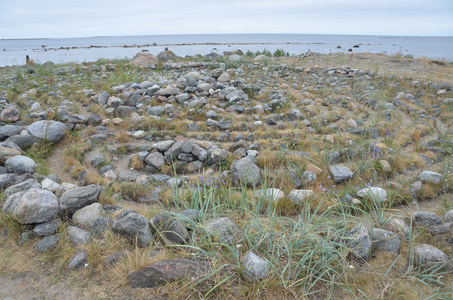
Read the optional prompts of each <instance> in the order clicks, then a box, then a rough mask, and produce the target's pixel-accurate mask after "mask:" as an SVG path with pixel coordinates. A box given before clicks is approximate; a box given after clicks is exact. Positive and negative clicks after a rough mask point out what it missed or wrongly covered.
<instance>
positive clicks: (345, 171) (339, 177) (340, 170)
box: [329, 166, 353, 184]
mask: <svg viewBox="0 0 453 300" xmlns="http://www.w3.org/2000/svg"><path fill="white" fill-rule="evenodd" d="M329 173H330V175H332V176H333V181H334V182H335V183H336V184H340V183H343V182H345V181H347V180H349V179H351V178H352V176H353V173H352V171H351V170H350V169H349V168H348V167H340V166H330V167H329Z"/></svg>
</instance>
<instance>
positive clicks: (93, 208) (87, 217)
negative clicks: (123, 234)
mask: <svg viewBox="0 0 453 300" xmlns="http://www.w3.org/2000/svg"><path fill="white" fill-rule="evenodd" d="M104 214H105V212H104V209H103V208H102V205H101V204H100V203H93V204H91V205H88V206H85V207H83V208H81V209H79V210H77V211H76V212H75V213H74V215H73V216H72V220H73V221H74V223H76V224H78V225H81V226H82V227H85V228H92V227H93V225H94V222H95V221H96V219H98V218H99V217H102V216H103V215H104Z"/></svg>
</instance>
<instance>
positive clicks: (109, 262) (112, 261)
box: [104, 252, 126, 267]
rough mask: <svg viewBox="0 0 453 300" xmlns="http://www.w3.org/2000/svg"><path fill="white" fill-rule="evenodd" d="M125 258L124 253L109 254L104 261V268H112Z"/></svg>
mask: <svg viewBox="0 0 453 300" xmlns="http://www.w3.org/2000/svg"><path fill="white" fill-rule="evenodd" d="M125 256H126V253H124V252H117V253H113V254H110V255H109V256H107V258H106V259H105V261H104V266H106V267H112V266H114V265H116V264H117V263H118V262H119V261H120V260H121V259H123V258H124V257H125Z"/></svg>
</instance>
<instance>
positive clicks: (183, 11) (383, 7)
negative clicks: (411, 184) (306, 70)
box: [0, 0, 453, 38]
mask: <svg viewBox="0 0 453 300" xmlns="http://www.w3.org/2000/svg"><path fill="white" fill-rule="evenodd" d="M0 11H2V18H1V19H0V38H37V37H83V36H98V35H147V34H149V35H156V34H190V33H192V34H207V33H214V34H215V33H305V34H310V33H313V34H329V33H330V34H361V35H367V34H368V35H370V34H379V35H450V36H451V35H452V33H453V18H451V16H452V15H453V1H451V0H431V1H429V2H428V1H425V0H423V1H422V0H367V1H363V0H344V1H337V0H305V1H302V0H282V1H269V0H263V1H258V0H247V1H244V0H230V1H228V2H223V1H222V2H220V1H212V0H209V1H208V0H201V1H182V0H168V1H136V0H130V1H123V0H122V1H119V0H111V1H107V0H79V1H67V0H60V1H33V0H15V1H11V2H9V3H8V4H6V3H5V1H4V0H0Z"/></svg>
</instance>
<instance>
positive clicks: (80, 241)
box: [66, 226, 91, 246]
mask: <svg viewBox="0 0 453 300" xmlns="http://www.w3.org/2000/svg"><path fill="white" fill-rule="evenodd" d="M66 236H67V237H68V240H69V241H71V243H73V244H74V245H76V246H81V245H84V244H86V243H88V242H89V241H90V239H91V232H89V231H86V230H84V229H82V228H79V227H76V226H69V227H68V228H66Z"/></svg>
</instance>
